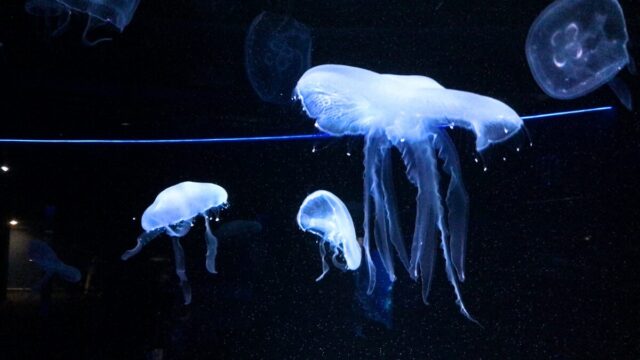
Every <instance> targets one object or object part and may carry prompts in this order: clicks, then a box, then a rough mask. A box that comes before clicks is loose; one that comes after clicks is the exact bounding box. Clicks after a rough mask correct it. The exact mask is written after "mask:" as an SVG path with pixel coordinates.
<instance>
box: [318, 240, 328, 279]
mask: <svg viewBox="0 0 640 360" xmlns="http://www.w3.org/2000/svg"><path fill="white" fill-rule="evenodd" d="M324 243H325V240H324V239H322V240H320V241H318V249H319V250H320V259H322V274H320V276H318V277H317V278H316V282H317V281H320V280H322V278H323V277H324V276H325V275H326V274H327V273H328V272H329V264H327V260H325V256H327V250H326V249H325V247H324Z"/></svg>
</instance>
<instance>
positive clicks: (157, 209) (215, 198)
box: [122, 181, 228, 305]
mask: <svg viewBox="0 0 640 360" xmlns="http://www.w3.org/2000/svg"><path fill="white" fill-rule="evenodd" d="M227 206H228V205H227V191H226V190H225V189H224V188H222V187H221V186H219V185H216V184H211V183H200V182H193V181H185V182H181V183H179V184H177V185H173V186H170V187H168V188H166V189H164V190H163V191H162V192H160V194H158V196H157V197H156V199H155V201H154V202H153V204H151V205H150V206H149V207H148V208H147V210H145V211H144V214H142V219H141V222H142V228H143V229H144V230H145V231H144V232H143V233H142V234H141V235H140V236H138V243H137V244H136V246H135V247H134V248H133V249H131V250H127V251H126V252H125V253H124V254H122V260H127V259H129V258H130V257H132V256H134V255H136V254H137V253H139V252H140V250H142V248H143V247H144V246H145V245H147V244H148V243H149V242H150V241H151V240H153V239H154V238H156V237H157V236H158V235H160V234H162V233H166V234H167V235H169V236H170V237H171V239H172V242H173V252H174V255H175V266H176V274H177V275H178V279H179V280H180V287H181V288H182V293H183V296H184V303H185V305H188V304H190V303H191V287H190V285H189V280H188V279H187V273H186V269H185V260H184V250H183V248H182V245H181V244H180V238H181V237H183V236H185V235H186V234H187V233H188V232H189V230H191V227H192V226H193V221H194V219H195V218H196V217H197V216H198V215H201V216H202V217H203V218H204V224H205V239H206V242H207V254H206V268H207V271H209V272H210V273H212V274H215V273H216V254H217V252H218V239H217V238H216V237H215V236H214V235H213V233H211V226H210V225H209V216H211V215H215V216H216V220H217V218H218V214H219V212H220V210H221V209H224V208H226V207H227Z"/></svg>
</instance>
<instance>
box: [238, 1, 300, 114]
mask: <svg viewBox="0 0 640 360" xmlns="http://www.w3.org/2000/svg"><path fill="white" fill-rule="evenodd" d="M310 66H311V32H310V31H309V29H308V28H307V27H306V26H305V25H304V24H302V23H300V22H298V21H296V20H294V19H292V18H290V17H288V16H286V15H278V14H274V13H270V12H266V11H265V12H262V13H261V14H260V15H258V16H256V18H255V19H254V20H253V22H252V23H251V26H250V27H249V31H248V32H247V37H246V40H245V68H246V70H247V76H248V77H249V81H250V82H251V86H252V87H253V89H254V90H255V92H256V94H258V96H259V97H260V99H261V100H262V101H265V102H269V103H273V104H286V103H288V102H290V101H291V92H292V90H293V87H294V86H295V84H296V81H297V80H298V78H300V76H301V75H302V74H303V73H304V72H305V71H306V70H307V69H308V68H309V67H310Z"/></svg>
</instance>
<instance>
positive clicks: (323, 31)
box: [0, 0, 640, 359]
mask: <svg viewBox="0 0 640 360" xmlns="http://www.w3.org/2000/svg"><path fill="white" fill-rule="evenodd" d="M545 5H546V4H545V3H544V2H534V1H528V2H524V1H505V0H503V1H497V0H495V1H492V0H489V1H482V2H481V1H473V2H471V1H459V0H455V1H402V2H397V3H391V2H388V1H377V0H373V1H360V0H343V1H333V0H329V1H323V2H318V1H316V2H311V1H290V2H289V3H287V2H284V1H283V2H277V1H273V2H258V1H242V2H239V1H215V0H212V1H203V0H189V1H172V2H170V1H160V0H157V1H147V0H143V1H142V3H141V4H140V6H139V8H138V10H137V12H136V14H135V16H134V18H133V21H132V22H131V24H130V25H129V26H128V27H127V28H126V29H125V31H124V32H123V33H122V34H120V35H117V36H115V38H114V39H113V41H111V42H106V43H101V44H99V45H97V46H95V47H85V46H82V44H81V41H80V39H81V34H82V29H83V26H84V23H83V22H84V21H85V18H83V17H80V16H76V17H74V18H73V19H72V21H71V24H70V29H69V30H68V31H67V32H66V33H64V34H63V35H61V36H60V37H57V38H53V39H51V38H49V37H48V36H47V32H46V28H45V27H44V25H43V22H42V21H41V19H38V18H36V17H33V16H30V15H28V14H26V13H25V11H24V10H23V3H22V2H21V1H3V2H2V4H1V5H0V42H1V43H2V46H1V47H0V89H1V91H2V96H1V97H0V137H2V138H56V139H79V138H118V139H134V138H146V139H149V138H184V137H224V136H253V135H281V134H300V133H313V132H314V131H315V130H314V128H313V122H312V121H311V120H310V119H308V118H306V116H305V115H304V114H303V113H302V112H301V109H300V107H299V105H298V104H290V105H286V106H275V105H270V104H266V103H263V102H261V101H260V100H259V99H258V97H257V96H256V95H255V94H254V92H253V90H252V88H251V85H250V84H249V81H248V79H247V77H246V72H245V70H244V47H243V46H244V38H245V35H246V31H247V29H248V26H249V24H250V23H251V21H252V19H253V18H254V17H255V16H256V15H258V14H259V13H260V12H261V11H263V10H270V11H274V12H277V13H283V14H288V15H290V16H292V17H294V18H295V19H297V20H298V21H300V22H302V23H304V24H306V25H307V26H308V27H309V28H310V29H311V32H312V36H313V53H312V62H313V64H314V65H317V64H323V63H339V64H349V65H354V66H359V67H364V68H369V69H372V70H375V71H378V72H386V73H397V74H424V75H428V76H430V77H433V78H434V79H436V80H438V81H439V82H440V83H442V84H443V85H444V86H445V87H447V88H455V89H463V90H467V91H473V92H477V93H481V94H484V95H488V96H492V97H495V98H498V99H500V100H502V101H504V102H506V103H507V104H509V105H510V106H511V107H513V108H514V109H515V110H516V111H518V113H520V114H521V115H527V114H536V113H544V112H554V111H560V110H571V109H578V108H585V107H592V106H601V105H614V106H615V110H613V111H610V112H605V113H597V114H591V115H581V116H567V117H561V118H553V119H546V120H539V121H534V122H529V123H527V124H526V126H527V129H528V131H529V133H530V137H531V139H532V141H533V147H524V149H523V151H521V152H515V151H514V148H515V146H518V144H513V143H508V144H504V145H499V146H497V147H496V148H495V149H493V150H491V152H490V153H489V154H488V155H487V157H486V159H485V165H486V166H487V167H488V171H486V172H484V171H483V169H482V165H479V164H476V163H475V162H474V158H475V153H474V151H473V138H472V136H471V135H470V134H468V133H465V132H463V131H458V130H454V131H452V132H451V135H452V138H453V140H454V142H455V143H456V146H457V148H458V151H459V154H460V158H461V162H462V171H463V173H462V175H463V178H464V180H465V182H466V188H467V191H468V193H469V196H470V200H471V209H470V210H471V211H470V224H469V235H468V237H469V245H468V252H467V273H468V274H467V281H466V282H465V283H464V284H463V285H462V292H463V296H464V299H465V302H466V305H467V308H468V309H469V310H470V312H471V313H472V314H473V315H474V316H475V317H476V318H477V319H478V320H479V321H480V322H481V323H482V325H483V327H484V328H481V327H479V326H477V325H476V324H474V323H472V322H470V321H468V320H466V319H465V318H464V317H463V316H462V315H461V314H460V313H459V312H458V310H457V307H456V305H455V303H454V295H453V291H452V288H451V286H450V285H449V284H448V283H447V281H446V276H445V274H444V271H443V269H444V265H443V261H442V258H441V254H439V255H438V257H439V260H438V263H437V264H436V268H435V269H436V271H435V276H434V282H433V284H432V291H431V295H430V300H431V304H430V305H428V306H426V305H424V304H423V303H422V302H421V298H420V284H419V283H413V282H412V281H410V279H409V278H408V276H406V273H404V272H400V271H398V273H399V280H398V281H397V283H396V285H395V287H394V294H393V304H394V307H393V319H394V324H393V327H392V329H387V328H385V327H384V326H382V325H380V324H378V323H375V322H371V321H369V320H367V319H366V318H364V317H363V315H362V314H361V311H360V310H359V309H358V306H357V304H356V303H355V302H354V290H355V285H354V276H353V275H352V274H350V273H341V272H340V271H338V270H336V269H335V268H332V270H331V272H330V273H329V274H328V275H327V277H326V278H325V279H324V280H323V281H321V282H319V283H316V282H314V279H315V277H316V276H317V275H318V274H319V273H320V270H321V267H320V261H319V256H318V253H317V247H316V245H315V240H316V239H315V238H314V237H313V236H312V235H310V234H304V233H302V232H301V231H299V230H298V228H297V225H296V223H295V213H296V212H297V209H298V206H299V205H300V203H301V202H302V200H303V199H304V197H305V196H306V195H307V194H309V193H311V192H312V191H314V190H317V189H327V190H330V191H332V192H334V193H335V194H336V195H338V196H339V197H341V198H342V199H343V200H345V201H346V202H354V203H356V205H355V208H356V209H358V205H357V203H359V202H361V201H362V195H361V193H362V172H363V166H362V154H361V148H362V140H361V139H358V138H352V139H347V138H344V139H336V140H318V141H316V142H312V141H300V142H260V143H241V144H240V143H239V144H224V145H222V144H199V145H198V144H191V145H24V144H22V145H20V144H3V145H1V146H0V160H1V161H2V162H3V163H6V164H9V165H10V166H11V171H10V172H8V173H0V207H1V209H2V211H1V212H0V213H1V214H2V216H3V220H2V221H3V222H4V223H6V221H5V219H9V217H17V218H19V219H26V220H27V221H29V220H31V221H34V222H38V221H39V220H40V219H41V218H42V217H43V216H44V215H43V214H44V212H45V208H47V207H48V206H53V207H55V209H56V214H55V222H54V225H53V228H54V236H53V239H52V243H53V246H54V248H55V249H56V250H57V252H58V254H59V255H60V257H61V258H62V259H64V260H65V261H66V262H67V263H69V264H72V265H75V266H77V267H78V268H79V269H81V271H82V272H83V274H84V273H85V272H86V270H87V269H88V268H89V266H90V265H91V264H92V263H93V264H95V266H96V269H97V270H96V275H95V277H96V278H95V280H94V286H95V289H94V291H92V292H91V293H90V294H89V295H82V292H81V285H65V284H62V283H60V284H59V285H60V286H64V287H66V289H67V290H68V291H69V293H70V294H72V296H71V297H70V298H67V299H64V300H60V301H59V302H58V303H56V302H54V304H53V306H52V309H51V313H50V316H49V317H48V318H44V319H43V318H41V317H38V316H37V309H35V308H33V306H30V305H29V304H19V303H11V302H5V303H4V304H3V305H2V307H1V308H0V315H1V318H0V335H1V338H2V344H1V345H0V354H2V355H3V356H2V358H8V359H13V358H35V357H44V358H60V359H63V358H64V359H71V358H91V359H111V358H113V359H123V358H132V359H138V358H145V354H148V353H149V352H150V351H151V350H152V349H164V353H165V355H166V357H167V358H185V359H193V358H207V359H213V358H278V359H280V358H409V359H410V358H434V359H440V358H442V359H449V358H467V359H480V358H485V359H492V358H535V359H540V358H553V359H575V358H629V359H632V358H638V357H639V356H640V340H639V339H640V330H638V329H639V328H640V327H639V325H640V316H639V315H640V314H639V312H640V310H639V307H638V303H639V300H640V293H639V290H640V289H639V288H640V285H639V284H640V282H639V280H640V279H639V276H638V270H639V269H638V265H637V263H638V259H639V256H640V250H639V247H638V245H637V244H638V231H639V230H640V223H639V221H638V216H639V215H640V211H638V200H640V197H639V196H638V190H637V185H638V180H639V178H640V166H639V165H638V163H639V160H640V152H639V148H638V139H639V136H640V119H638V111H637V110H635V111H634V112H628V111H626V110H625V109H624V108H622V107H621V106H620V105H619V104H618V102H617V99H616V98H615V97H614V96H613V95H612V93H611V91H610V90H609V89H608V88H607V87H606V86H604V87H602V88H601V89H599V90H597V91H595V92H593V93H591V94H589V95H587V96H585V97H583V98H581V99H577V100H573V101H559V100H554V99H551V98H549V97H547V96H546V95H544V93H543V92H542V91H541V90H540V89H539V88H538V86H537V84H536V83H535V81H534V80H533V78H532V76H531V73H530V71H529V69H528V66H527V63H526V58H525V55H524V42H525V38H526V34H527V31H528V28H529V26H530V24H531V23H532V22H533V20H534V19H535V17H536V16H537V14H538V13H539V12H540V11H542V9H543V8H544V7H545ZM621 5H622V7H623V8H624V9H625V10H626V15H627V21H628V22H627V27H628V31H629V35H630V38H631V40H630V43H629V49H630V53H631V54H632V55H634V56H635V57H636V58H638V57H640V53H639V52H638V46H639V45H640V40H639V35H638V34H640V23H639V22H638V21H639V18H638V17H637V10H633V9H634V6H637V5H638V4H637V3H636V4H634V2H633V1H621ZM634 11H636V16H635V17H634V16H630V15H631V14H633V12H634ZM621 76H622V78H623V80H625V81H626V82H627V84H629V85H630V88H631V90H632V92H633V93H634V94H635V100H636V104H640V101H638V96H637V94H638V91H639V90H640V87H639V86H638V78H637V77H633V76H631V75H630V74H628V72H627V71H626V70H624V71H623V72H622V73H621ZM636 108H637V107H636ZM524 144H526V141H525V142H524ZM519 145H520V146H521V145H522V144H519ZM314 147H315V148H316V149H317V151H315V152H312V149H313V148H314ZM347 152H350V153H351V154H352V155H351V156H347V155H346V153H347ZM396 157H397V156H396ZM503 157H505V158H506V161H503V160H502V158H503ZM395 168H396V169H395V174H396V175H397V176H396V178H397V179H398V181H397V184H396V186H397V188H398V191H399V198H400V199H399V200H400V203H401V206H400V208H401V209H400V212H401V214H400V215H401V218H402V223H403V228H404V231H405V233H406V234H408V233H409V229H412V221H413V213H414V207H415V201H414V196H415V190H414V188H413V187H412V186H411V185H410V184H409V182H408V181H406V180H405V177H404V170H403V166H402V165H401V163H400V161H399V159H396V161H395ZM184 180H193V181H207V182H214V183H217V184H220V185H222V186H223V187H225V188H226V189H227V191H228V192H229V195H230V198H229V201H230V204H231V207H230V208H229V209H227V210H226V211H224V212H223V214H222V220H221V221H222V222H225V221H231V220H235V219H258V220H259V221H261V223H262V224H263V226H264V231H263V232H262V233H261V234H259V235H258V236H255V237H254V238H249V239H242V240H240V241H237V242H225V241H224V240H221V244H220V248H219V253H218V264H219V265H218V270H219V274H217V275H210V274H208V273H207V272H206V269H205V267H204V252H205V249H204V240H203V238H202V235H203V234H202V233H203V230H204V229H203V224H202V223H201V222H197V223H196V226H195V227H194V229H193V231H192V232H191V233H190V234H189V235H188V236H187V238H186V239H184V240H183V245H184V247H185V251H186V254H187V268H188V274H189V276H190V279H191V282H192V288H193V304H192V305H191V306H188V307H185V306H183V305H182V297H181V293H180V291H179V287H178V282H177V279H176V278H175V274H174V273H173V264H172V261H173V260H172V251H171V245H170V241H169V240H168V238H166V237H161V238H159V239H157V240H155V241H154V242H153V243H151V244H150V245H149V246H148V247H147V248H145V249H144V251H143V252H142V253H141V254H140V255H138V256H137V257H136V258H134V259H132V260H130V261H129V262H126V263H125V262H121V261H120V260H119V256H120V254H121V253H122V252H123V251H124V250H125V249H128V248H130V247H131V246H133V244H134V241H135V238H136V236H137V235H138V234H139V232H140V231H141V229H140V226H139V222H138V221H133V220H132V218H133V217H139V216H140V214H141V213H142V212H143V211H144V209H145V208H146V206H148V204H150V203H151V201H152V200H153V198H154V197H155V195H156V194H157V193H158V192H159V191H161V190H162V189H164V188H166V187H168V186H170V185H173V184H176V183H178V182H180V181H184ZM353 215H354V218H355V220H356V222H357V225H358V224H359V223H360V222H361V220H360V219H361V214H359V213H354V214H353ZM356 227H357V231H359V232H361V227H360V226H356ZM158 257H160V258H161V259H160V260H162V258H166V260H163V261H158V259H157V258H158ZM238 294H245V295H238ZM247 294H248V295H247ZM4 355H6V357H5V356H4Z"/></svg>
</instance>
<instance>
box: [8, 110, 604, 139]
mask: <svg viewBox="0 0 640 360" xmlns="http://www.w3.org/2000/svg"><path fill="white" fill-rule="evenodd" d="M609 110H613V106H601V107H596V108H589V109H579V110H570V111H560V112H553V113H546V114H538V115H527V116H522V117H521V119H522V120H524V121H531V120H539V119H545V118H551V117H560V116H567V115H576V114H584V113H592V112H599V111H609ZM331 137H332V136H331V135H329V134H324V133H318V134H302V135H278V136H249V137H227V138H195V139H0V144H194V143H195V144H197V143H207V144H215V143H241V142H262V141H295V140H316V139H327V138H331Z"/></svg>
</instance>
